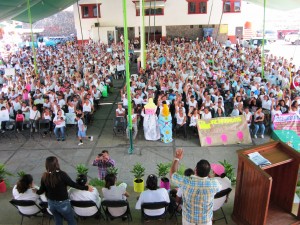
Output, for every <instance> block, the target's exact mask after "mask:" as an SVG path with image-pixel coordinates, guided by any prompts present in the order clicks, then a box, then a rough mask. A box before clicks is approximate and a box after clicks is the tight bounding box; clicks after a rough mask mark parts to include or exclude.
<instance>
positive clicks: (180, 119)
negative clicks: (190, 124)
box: [175, 107, 187, 138]
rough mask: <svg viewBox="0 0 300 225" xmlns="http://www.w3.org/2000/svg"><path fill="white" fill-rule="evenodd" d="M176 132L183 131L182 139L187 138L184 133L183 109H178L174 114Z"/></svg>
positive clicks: (184, 117)
mask: <svg viewBox="0 0 300 225" xmlns="http://www.w3.org/2000/svg"><path fill="white" fill-rule="evenodd" d="M175 117H176V121H177V124H176V127H175V129H176V132H178V131H179V130H180V129H181V128H182V130H183V135H184V138H187V133H186V114H185V113H184V112H183V107H181V108H179V112H178V113H176V115H175Z"/></svg>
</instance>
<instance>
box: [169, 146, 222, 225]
mask: <svg viewBox="0 0 300 225" xmlns="http://www.w3.org/2000/svg"><path fill="white" fill-rule="evenodd" d="M182 158H183V149H177V150H176V152H175V158H174V160H173V162H172V165H171V169H170V177H171V181H172V183H173V184H174V185H177V186H178V187H179V188H181V189H182V192H183V196H184V197H183V207H182V225H196V224H197V225H200V224H201V225H212V217H213V201H214V196H215V194H216V193H217V192H219V191H220V190H221V184H220V183H219V182H218V181H217V180H216V179H215V178H210V177H209V176H208V175H209V173H210V170H211V166H210V163H209V162H208V161H207V160H205V159H202V160H200V161H199V162H198V163H197V165H196V167H195V175H191V176H190V177H187V176H182V175H179V174H178V173H176V171H177V170H178V165H179V161H180V160H181V159H182Z"/></svg>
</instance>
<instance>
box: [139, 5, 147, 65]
mask: <svg viewBox="0 0 300 225" xmlns="http://www.w3.org/2000/svg"><path fill="white" fill-rule="evenodd" d="M141 2H142V5H141V6H142V7H141V11H140V12H141V13H140V14H141V15H140V16H141V20H142V21H141V46H142V47H141V54H143V56H142V57H141V67H142V68H143V69H145V68H146V40H145V1H144V0H141Z"/></svg>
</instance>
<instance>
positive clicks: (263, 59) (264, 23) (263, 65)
mask: <svg viewBox="0 0 300 225" xmlns="http://www.w3.org/2000/svg"><path fill="white" fill-rule="evenodd" d="M266 1H267V0H264V21H263V39H262V53H261V76H262V78H265V29H266V28H265V26H266Z"/></svg>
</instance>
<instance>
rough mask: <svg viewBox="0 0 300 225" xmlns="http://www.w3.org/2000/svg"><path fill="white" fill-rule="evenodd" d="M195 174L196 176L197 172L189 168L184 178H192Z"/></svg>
mask: <svg viewBox="0 0 300 225" xmlns="http://www.w3.org/2000/svg"><path fill="white" fill-rule="evenodd" d="M194 174H195V172H194V170H193V169H191V168H188V169H186V170H185V171H184V176H187V177H190V176H192V175H194Z"/></svg>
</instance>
